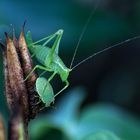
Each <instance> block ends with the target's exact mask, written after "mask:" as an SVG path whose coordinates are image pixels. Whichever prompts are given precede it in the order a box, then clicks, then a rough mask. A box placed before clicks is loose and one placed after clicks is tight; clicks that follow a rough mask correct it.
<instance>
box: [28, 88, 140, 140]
mask: <svg viewBox="0 0 140 140" xmlns="http://www.w3.org/2000/svg"><path fill="white" fill-rule="evenodd" d="M85 94H86V92H85V90H84V89H82V88H77V89H73V91H70V92H69V93H67V94H66V95H65V96H63V99H62V100H61V101H60V103H59V104H58V105H57V106H58V107H59V108H56V109H55V110H52V112H51V113H49V114H48V115H47V114H44V115H40V116H39V117H38V118H37V119H35V120H34V121H32V123H31V124H30V131H29V132H30V136H31V139H32V140H38V139H42V140H45V139H51V140H56V139H59V140H120V139H122V140H132V139H134V140H139V139H140V133H139V131H140V120H139V119H136V118H135V117H134V116H132V115H130V114H129V113H127V112H126V111H124V110H122V109H120V108H119V107H116V106H113V105H111V104H105V103H98V104H96V105H92V104H91V105H89V106H86V107H85V108H84V109H82V110H81V109H80V106H81V104H82V101H83V100H84V98H85ZM115 134H116V135H117V136H118V137H120V139H119V138H118V137H117V136H115Z"/></svg>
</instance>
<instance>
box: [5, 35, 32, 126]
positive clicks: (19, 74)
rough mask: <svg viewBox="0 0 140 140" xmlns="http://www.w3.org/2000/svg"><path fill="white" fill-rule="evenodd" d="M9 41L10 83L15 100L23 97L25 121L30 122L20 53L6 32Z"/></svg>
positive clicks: (7, 52)
mask: <svg viewBox="0 0 140 140" xmlns="http://www.w3.org/2000/svg"><path fill="white" fill-rule="evenodd" d="M6 43H7V51H6V54H7V65H8V74H9V83H10V87H11V91H12V94H13V98H14V102H16V101H19V98H22V100H21V102H20V104H21V106H22V109H23V116H24V121H25V122H26V124H27V123H28V115H29V106H28V95H27V90H26V86H25V83H24V80H23V71H22V68H21V65H20V61H19V58H18V54H17V52H16V48H15V46H14V43H13V41H12V40H11V39H10V38H9V37H8V35H7V34H6Z"/></svg>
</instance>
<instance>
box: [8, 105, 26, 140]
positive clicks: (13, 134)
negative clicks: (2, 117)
mask: <svg viewBox="0 0 140 140" xmlns="http://www.w3.org/2000/svg"><path fill="white" fill-rule="evenodd" d="M15 109H17V110H16V112H14V113H13V115H12V116H11V119H10V123H9V135H8V136H9V138H8V139H9V140H27V139H28V136H27V134H28V133H27V132H26V131H27V130H26V129H25V125H24V121H23V119H22V113H21V111H20V110H19V109H20V108H17V107H16V108H15Z"/></svg>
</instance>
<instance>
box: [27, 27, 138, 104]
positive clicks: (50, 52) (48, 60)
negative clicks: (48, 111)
mask: <svg viewBox="0 0 140 140" xmlns="http://www.w3.org/2000/svg"><path fill="white" fill-rule="evenodd" d="M62 34H63V30H62V29H60V30H58V31H57V32H56V33H54V34H52V35H50V36H48V37H45V38H43V39H41V40H39V41H36V42H33V41H32V37H31V32H30V31H28V33H27V35H26V41H27V46H28V48H29V50H30V52H31V53H32V55H33V56H35V58H36V59H37V60H38V61H39V62H40V63H41V64H42V65H36V66H35V67H34V68H33V70H32V71H31V72H30V73H29V75H28V76H27V77H26V79H28V77H29V76H30V75H31V73H32V72H33V71H35V70H36V69H41V70H44V71H45V72H53V74H52V75H51V76H50V78H49V79H48V80H47V79H45V78H43V77H39V78H37V80H36V90H37V92H38V94H39V96H40V99H41V101H42V102H43V103H45V106H46V107H48V106H50V104H51V103H52V102H54V99H55V97H56V96H57V95H59V94H60V93H61V92H62V91H64V90H65V89H66V88H67V87H68V86H69V82H68V80H67V79H68V76H69V73H70V72H71V71H72V70H73V69H75V68H76V67H78V66H79V65H81V64H82V63H84V62H86V61H87V60H89V59H91V58H92V57H94V56H96V55H97V54H100V53H102V52H104V51H107V50H109V49H111V48H114V47H116V46H119V45H121V44H124V43H126V42H129V41H131V40H134V39H137V38H140V36H136V37H134V38H131V39H127V40H125V41H123V42H120V43H118V44H115V45H113V46H110V47H108V48H105V49H103V50H101V51H99V52H97V53H94V54H92V55H90V56H89V57H87V58H86V59H84V60H83V61H81V62H80V63H78V64H77V65H75V66H73V67H72V64H73V60H74V58H75V55H76V52H77V49H78V46H79V43H78V45H77V47H76V49H75V52H74V56H73V58H72V62H71V65H70V68H67V67H66V66H65V64H64V63H63V61H62V60H61V58H60V57H59V44H60V40H61V38H62ZM54 38H56V40H55V41H54V44H53V46H52V48H50V47H48V46H47V45H48V43H49V42H50V41H51V40H52V39H54ZM44 40H46V42H45V43H44V44H43V45H40V44H39V43H40V42H42V41H44ZM56 74H58V75H60V78H61V80H62V82H65V83H66V85H65V86H64V88H62V89H61V90H60V91H59V92H58V93H56V94H54V92H53V88H52V86H51V84H50V81H51V80H52V79H53V78H54V76H55V75H56ZM26 79H25V80H26Z"/></svg>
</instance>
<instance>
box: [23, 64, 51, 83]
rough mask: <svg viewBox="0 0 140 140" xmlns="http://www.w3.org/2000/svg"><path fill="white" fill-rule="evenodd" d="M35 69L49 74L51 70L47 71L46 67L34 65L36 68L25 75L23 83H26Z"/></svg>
mask: <svg viewBox="0 0 140 140" xmlns="http://www.w3.org/2000/svg"><path fill="white" fill-rule="evenodd" d="M36 69H40V70H44V71H48V72H51V70H50V69H48V68H46V67H43V66H41V65H36V66H35V67H34V68H33V69H32V71H31V72H30V73H29V74H28V75H27V77H26V78H25V80H24V81H26V80H27V79H28V78H29V77H30V76H31V74H32V73H33V72H34V71H35V70H36Z"/></svg>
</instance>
